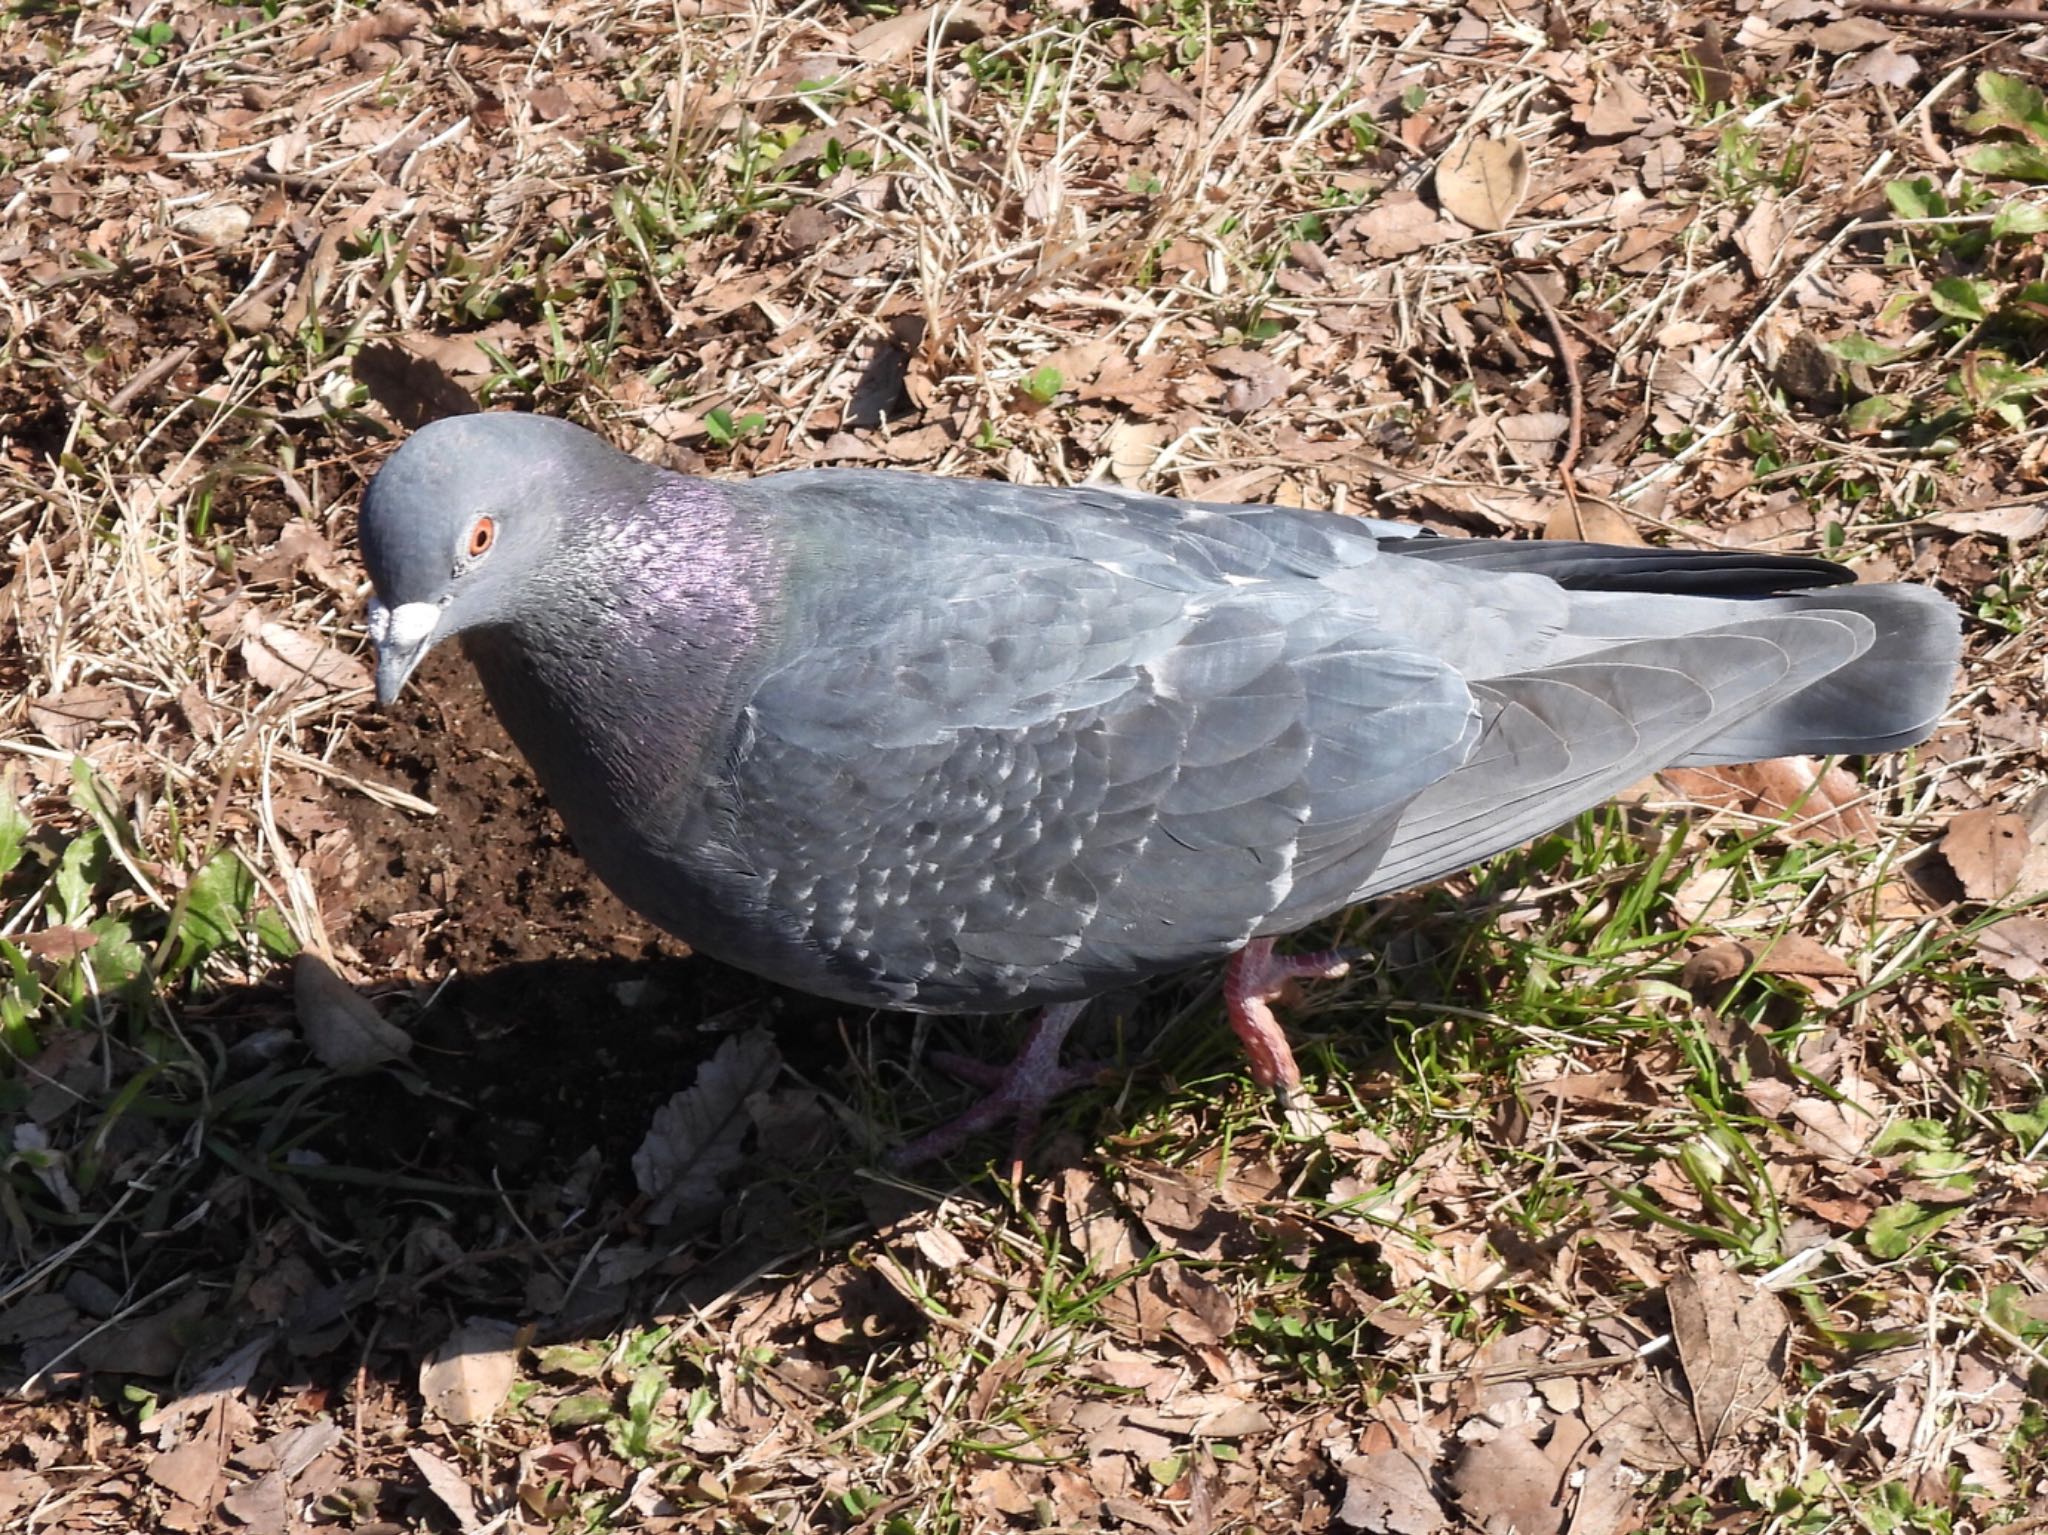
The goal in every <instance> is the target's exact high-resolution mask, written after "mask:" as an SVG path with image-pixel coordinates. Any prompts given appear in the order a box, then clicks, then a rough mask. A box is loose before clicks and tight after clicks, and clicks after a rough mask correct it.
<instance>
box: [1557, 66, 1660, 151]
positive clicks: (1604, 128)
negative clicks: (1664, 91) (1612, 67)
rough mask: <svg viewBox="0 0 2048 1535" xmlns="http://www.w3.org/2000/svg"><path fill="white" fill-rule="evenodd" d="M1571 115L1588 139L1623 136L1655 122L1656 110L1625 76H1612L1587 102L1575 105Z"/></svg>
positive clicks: (1620, 137)
mask: <svg viewBox="0 0 2048 1535" xmlns="http://www.w3.org/2000/svg"><path fill="white" fill-rule="evenodd" d="M1572 117H1573V118H1574V119H1575V120H1576V121H1577V122H1578V124H1579V126H1580V127H1582V128H1584V129H1585V130H1586V137H1588V138H1592V139H1625V138H1627V137H1628V136H1629V135H1630V134H1633V133H1639V132H1641V131H1642V130H1643V129H1645V128H1647V127H1649V126H1650V125H1651V124H1652V123H1654V122H1656V120H1657V109H1656V107H1655V106H1654V105H1652V104H1651V101H1650V98H1649V97H1647V96H1645V95H1644V94H1643V93H1642V92H1641V91H1639V90H1637V89H1636V88H1635V86H1633V85H1631V84H1630V83H1629V82H1628V80H1627V79H1626V78H1625V77H1623V76H1620V75H1614V76H1611V77H1609V78H1608V80H1607V81H1606V89H1604V90H1601V91H1599V93H1598V94H1597V95H1595V96H1594V98H1593V100H1592V101H1591V102H1590V103H1589V104H1587V105H1585V106H1579V107H1574V108H1573V109H1572Z"/></svg>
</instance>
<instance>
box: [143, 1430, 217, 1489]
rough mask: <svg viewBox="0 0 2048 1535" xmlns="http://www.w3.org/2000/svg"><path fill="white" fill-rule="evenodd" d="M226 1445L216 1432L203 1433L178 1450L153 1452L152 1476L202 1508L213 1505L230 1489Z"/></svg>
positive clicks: (162, 1484) (147, 1467)
mask: <svg viewBox="0 0 2048 1535" xmlns="http://www.w3.org/2000/svg"><path fill="white" fill-rule="evenodd" d="M226 1464H227V1452H226V1447H225V1446H224V1445H222V1444H221V1442H220V1437H219V1435H218V1434H214V1433H200V1434H198V1435H196V1436H194V1437H193V1438H191V1439H187V1440H186V1441H185V1442H184V1443H183V1444H181V1445H179V1446H178V1447H177V1448H176V1449H175V1450H165V1451H163V1452H162V1453H160V1454H157V1455H152V1456H151V1457H150V1458H149V1462H148V1465H147V1466H146V1467H145V1468H144V1469H145V1470H146V1471H147V1473H148V1475H149V1479H150V1480H151V1481H152V1482H155V1483H156V1484H157V1486H159V1487H162V1488H166V1489H168V1490H169V1491H170V1492H172V1493H174V1494H175V1495H176V1496H178V1497H180V1498H183V1499H184V1500H185V1501H186V1502H187V1503H191V1504H193V1505H195V1506H197V1507H199V1508H211V1507H213V1505H214V1504H215V1503H216V1502H218V1501H219V1499H220V1496H221V1493H222V1492H223V1491H224V1490H225V1489H226V1486H227V1477H226Z"/></svg>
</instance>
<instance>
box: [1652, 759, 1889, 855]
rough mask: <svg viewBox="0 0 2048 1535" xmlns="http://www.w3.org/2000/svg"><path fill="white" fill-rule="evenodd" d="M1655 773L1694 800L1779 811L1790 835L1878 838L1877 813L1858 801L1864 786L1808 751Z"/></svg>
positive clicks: (1795, 837)
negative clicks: (1801, 754)
mask: <svg viewBox="0 0 2048 1535" xmlns="http://www.w3.org/2000/svg"><path fill="white" fill-rule="evenodd" d="M1657 776H1658V777H1659V778H1660V779H1662V780H1663V782H1664V784H1665V786H1666V787H1667V788H1669V789H1670V790H1671V791H1672V792H1673V793H1675V794H1680V795H1683V796H1684V797H1685V798H1687V799H1690V800H1693V801H1695V802H1696V803H1698V804H1702V805H1709V806H1712V807H1713V808H1715V809H1717V810H1740V811H1744V812H1746V813H1748V814H1751V815H1759V816H1771V817H1782V818H1784V819H1786V820H1788V821H1789V822H1790V824H1789V825H1787V826H1786V828H1785V835H1787V836H1789V837H1791V838H1792V839H1793V840H1794V841H1802V840H1804V841H1826V842H1874V841H1876V840H1877V831H1878V828H1877V818H1876V817H1875V816H1873V815H1872V814H1871V813H1870V809H1869V807H1868V806H1867V805H1864V804H1861V803H1859V801H1860V800H1861V799H1862V797H1863V790H1862V786H1861V785H1859V784H1858V783H1857V782H1856V780H1855V779H1854V778H1852V777H1851V776H1850V775H1849V772H1848V770H1847V769H1846V768H1843V767H1841V766H1840V765H1835V766H1832V767H1829V768H1827V769H1826V770H1825V771H1823V770H1822V768H1821V766H1820V764H1819V763H1817V762H1815V761H1814V760H1813V758H1811V757H1776V758H1773V759H1772V760H1770V761H1768V762H1748V763H1743V764H1740V765H1738V766H1735V767H1711V768H1666V769H1664V771H1662V772H1661V773H1659V774H1658V775H1657Z"/></svg>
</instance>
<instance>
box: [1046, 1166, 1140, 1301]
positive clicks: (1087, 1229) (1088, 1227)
mask: <svg viewBox="0 0 2048 1535" xmlns="http://www.w3.org/2000/svg"><path fill="white" fill-rule="evenodd" d="M1060 1204H1061V1207H1062V1208H1063V1209H1064V1210H1065V1212H1066V1222H1067V1240H1068V1241H1070V1242H1072V1243H1073V1244H1074V1248H1075V1250H1076V1251H1077V1252H1079V1253H1080V1254H1081V1256H1082V1258H1083V1259H1085V1260H1086V1262H1087V1264H1088V1269H1089V1272H1090V1273H1093V1274H1097V1275H1108V1274H1120V1273H1122V1272H1123V1271H1124V1270H1125V1269H1127V1268H1129V1267H1130V1266H1131V1265H1132V1264H1134V1263H1136V1262H1137V1261H1138V1255H1139V1252H1140V1251H1141V1243H1142V1241H1143V1238H1142V1237H1141V1236H1140V1234H1139V1232H1138V1229H1137V1227H1136V1226H1135V1224H1134V1223H1133V1222H1132V1220H1131V1218H1130V1216H1128V1215H1127V1214H1125V1213H1124V1210H1123V1208H1122V1206H1120V1205H1118V1204H1117V1202H1116V1201H1115V1200H1114V1199H1113V1198H1111V1197H1110V1193H1109V1190H1107V1189H1105V1188H1104V1187H1103V1186H1102V1183H1101V1180H1100V1179H1098V1178H1097V1177H1096V1176H1095V1175H1094V1174H1093V1173H1091V1172H1089V1171H1088V1170H1087V1169H1085V1168H1080V1167H1070V1168H1068V1169H1067V1170H1066V1171H1065V1172H1064V1173H1062V1174H1061V1175H1060Z"/></svg>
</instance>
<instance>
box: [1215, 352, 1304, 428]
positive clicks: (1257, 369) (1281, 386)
mask: <svg viewBox="0 0 2048 1535" xmlns="http://www.w3.org/2000/svg"><path fill="white" fill-rule="evenodd" d="M1208 360H1209V366H1210V368H1211V369H1213V370H1214V371H1215V372H1217V373H1221V374H1224V375H1226V376H1227V377H1228V378H1229V380H1230V382H1229V384H1228V385H1227V386H1226V387H1225V388H1224V391H1223V409H1224V412H1225V414H1227V415H1229V416H1231V417H1233V418H1241V417H1244V416H1247V415H1250V414H1251V413H1252V412H1253V411H1255V410H1263V409H1264V408H1265V407H1266V406H1268V405H1270V404H1272V403H1273V402H1274V401H1275V400H1277V399H1279V398H1280V396H1282V395H1283V394H1285V393H1286V392H1287V386H1288V384H1289V383H1290V382H1291V379H1290V377H1289V374H1288V372H1287V370H1286V369H1285V368H1283V367H1281V366H1280V364H1279V363H1277V362H1275V361H1274V360H1273V359H1272V358H1270V357H1268V356H1267V355H1266V354H1265V353H1264V352H1255V351H1253V350H1251V349H1250V348H1249V347H1241V346H1231V347H1225V348H1224V349H1223V350H1222V351H1220V352H1213V353H1211V354H1210V356H1209V359H1208Z"/></svg>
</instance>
